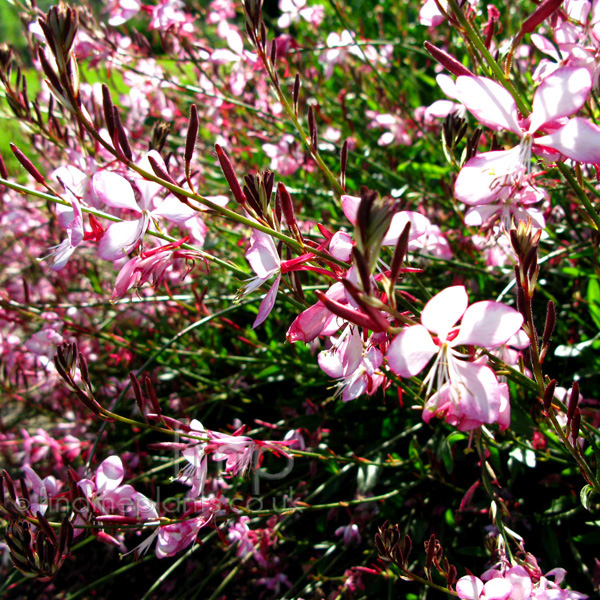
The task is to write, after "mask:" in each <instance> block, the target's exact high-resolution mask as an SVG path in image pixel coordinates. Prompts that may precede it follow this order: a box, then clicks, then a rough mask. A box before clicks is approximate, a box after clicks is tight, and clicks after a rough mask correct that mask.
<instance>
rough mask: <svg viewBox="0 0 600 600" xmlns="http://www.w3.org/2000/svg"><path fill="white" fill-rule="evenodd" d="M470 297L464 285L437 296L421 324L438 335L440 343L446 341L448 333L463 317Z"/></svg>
mask: <svg viewBox="0 0 600 600" xmlns="http://www.w3.org/2000/svg"><path fill="white" fill-rule="evenodd" d="M468 305H469V297H468V296H467V290H465V287H464V286H462V285H454V286H452V287H448V288H446V289H445V290H442V291H441V292H440V293H439V294H436V295H435V296H434V297H433V298H432V299H431V300H430V301H429V302H428V303H427V304H426V305H425V308H424V309H423V312H422V313H421V323H423V325H425V327H427V329H429V331H433V332H434V333H437V334H438V336H439V337H440V341H442V342H443V341H445V340H446V337H447V336H448V333H449V332H450V330H451V329H452V327H454V325H455V324H456V323H457V322H458V320H459V319H460V318H461V317H462V316H463V314H464V312H465V310H467V306H468Z"/></svg>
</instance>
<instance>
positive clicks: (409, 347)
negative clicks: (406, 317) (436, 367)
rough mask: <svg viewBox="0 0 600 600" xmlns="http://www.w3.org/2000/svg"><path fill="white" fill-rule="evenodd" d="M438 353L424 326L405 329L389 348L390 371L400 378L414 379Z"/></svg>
mask: <svg viewBox="0 0 600 600" xmlns="http://www.w3.org/2000/svg"><path fill="white" fill-rule="evenodd" d="M437 352H438V347H437V346H436V345H435V343H434V342H433V340H432V339H431V335H430V334H429V332H428V331H427V329H426V328H425V327H423V326H422V325H413V326H412V327H407V328H406V329H403V330H402V331H401V332H400V333H399V334H398V335H397V336H396V337H395V338H394V339H393V340H392V343H391V344H390V347H389V348H388V352H387V361H388V365H389V366H390V369H392V371H393V372H394V373H396V375H400V377H413V376H414V375H417V374H418V373H420V372H421V371H422V370H423V369H424V368H425V366H426V365H427V363H428V362H429V361H430V360H431V358H432V357H433V356H435V354H437Z"/></svg>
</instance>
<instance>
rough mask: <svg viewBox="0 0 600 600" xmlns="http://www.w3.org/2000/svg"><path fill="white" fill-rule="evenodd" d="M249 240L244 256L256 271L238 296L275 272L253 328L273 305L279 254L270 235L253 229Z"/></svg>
mask: <svg viewBox="0 0 600 600" xmlns="http://www.w3.org/2000/svg"><path fill="white" fill-rule="evenodd" d="M250 240H251V241H250V247H249V248H248V251H247V252H246V258H247V259H248V262H249V263H250V266H251V267H252V269H253V270H254V272H255V273H256V277H252V278H251V279H249V280H248V281H247V282H246V285H245V286H244V288H243V290H242V291H241V292H240V294H239V295H238V298H243V297H244V296H247V295H248V294H250V293H252V292H253V291H254V290H257V289H258V288H259V287H260V286H261V285H262V284H263V283H265V282H266V281H268V280H269V279H270V278H271V277H272V276H273V275H275V274H277V277H276V278H275V281H274V282H273V284H272V285H271V287H270V289H269V291H268V292H267V295H266V296H265V297H264V299H263V301H262V302H261V303H260V307H259V309H258V315H257V316H256V319H255V320H254V323H253V324H252V329H255V328H256V327H258V326H259V325H260V324H261V323H263V322H264V321H265V319H266V318H267V317H268V316H269V314H270V312H271V311H272V310H273V306H274V305H275V299H276V298H277V291H278V290H279V283H280V282H281V259H280V258H279V254H277V248H275V243H274V242H273V238H272V237H271V236H270V235H267V234H266V233H263V232H262V231H258V230H256V229H255V230H253V231H252V236H251V238H250Z"/></svg>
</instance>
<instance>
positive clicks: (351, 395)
mask: <svg viewBox="0 0 600 600" xmlns="http://www.w3.org/2000/svg"><path fill="white" fill-rule="evenodd" d="M368 387H369V378H368V377H367V375H366V373H360V374H356V375H355V376H354V377H350V378H349V379H348V380H347V382H346V385H345V386H344V391H343V393H342V401H343V402H349V401H350V400H356V398H358V397H359V396H362V395H363V394H364V393H365V392H366V391H367V388H368Z"/></svg>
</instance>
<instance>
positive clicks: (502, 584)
mask: <svg viewBox="0 0 600 600" xmlns="http://www.w3.org/2000/svg"><path fill="white" fill-rule="evenodd" d="M512 590H513V586H512V584H511V583H510V581H507V580H506V579H502V578H496V579H490V581H488V582H487V583H485V584H484V583H483V581H481V579H479V577H475V576H474V575H466V576H465V577H461V578H460V579H459V580H458V581H457V582H456V592H457V593H458V597H459V598H461V599H462V600H484V599H485V600H507V599H508V598H509V597H510V595H511V592H512Z"/></svg>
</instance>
